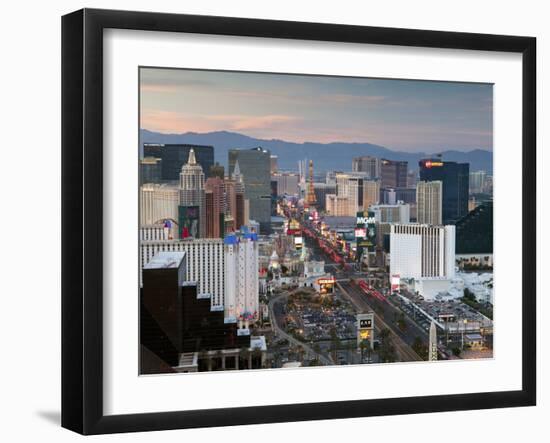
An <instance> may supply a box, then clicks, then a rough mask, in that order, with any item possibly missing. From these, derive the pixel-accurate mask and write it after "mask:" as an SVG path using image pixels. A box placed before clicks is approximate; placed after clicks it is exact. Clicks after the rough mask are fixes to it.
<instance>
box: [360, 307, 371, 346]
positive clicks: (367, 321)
mask: <svg viewBox="0 0 550 443" xmlns="http://www.w3.org/2000/svg"><path fill="white" fill-rule="evenodd" d="M365 340H368V341H369V343H370V348H371V349H372V347H373V341H374V313H372V312H371V313H369V314H357V349H359V348H360V347H361V342H363V341H365Z"/></svg>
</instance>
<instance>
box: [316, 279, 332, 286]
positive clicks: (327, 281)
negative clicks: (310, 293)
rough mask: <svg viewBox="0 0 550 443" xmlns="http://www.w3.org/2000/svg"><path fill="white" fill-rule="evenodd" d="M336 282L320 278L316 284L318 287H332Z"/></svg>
mask: <svg viewBox="0 0 550 443" xmlns="http://www.w3.org/2000/svg"><path fill="white" fill-rule="evenodd" d="M335 281H336V280H335V279H334V278H320V279H319V280H317V283H319V284H320V285H333V284H334V282H335Z"/></svg>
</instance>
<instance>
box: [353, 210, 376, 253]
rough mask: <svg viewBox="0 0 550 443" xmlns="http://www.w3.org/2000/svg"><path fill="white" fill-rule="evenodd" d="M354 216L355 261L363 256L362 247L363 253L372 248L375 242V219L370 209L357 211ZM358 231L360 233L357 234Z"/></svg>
mask: <svg viewBox="0 0 550 443" xmlns="http://www.w3.org/2000/svg"><path fill="white" fill-rule="evenodd" d="M356 216H357V217H356V222H357V227H356V228H355V237H356V238H357V239H358V241H357V255H356V258H357V261H360V260H361V257H362V256H363V249H366V251H365V253H368V252H372V251H373V250H374V245H375V244H376V221H375V219H374V213H373V212H372V211H363V212H357V214H356ZM358 233H359V234H361V235H360V236H358V235H357V234H358Z"/></svg>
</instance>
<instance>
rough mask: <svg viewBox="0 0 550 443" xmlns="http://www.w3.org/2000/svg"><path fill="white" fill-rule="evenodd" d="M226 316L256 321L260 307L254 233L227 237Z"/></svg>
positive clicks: (256, 246) (256, 248)
mask: <svg viewBox="0 0 550 443" xmlns="http://www.w3.org/2000/svg"><path fill="white" fill-rule="evenodd" d="M224 258H225V281H226V284H225V303H224V304H225V316H226V317H227V318H235V319H237V320H244V321H245V323H247V321H248V320H253V321H255V320H256V319H257V317H258V310H259V303H260V302H259V295H258V294H259V278H258V242H257V235H256V234H255V233H248V234H245V235H244V236H242V237H240V236H239V237H237V236H235V235H229V236H227V237H226V238H225V239H224Z"/></svg>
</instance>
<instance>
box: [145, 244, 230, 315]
mask: <svg viewBox="0 0 550 443" xmlns="http://www.w3.org/2000/svg"><path fill="white" fill-rule="evenodd" d="M162 251H167V252H185V253H186V254H187V266H186V269H185V279H186V280H187V281H194V282H197V290H198V295H206V294H208V295H210V298H211V303H212V306H213V307H220V306H224V297H225V280H224V278H225V275H224V274H225V270H224V250H223V240H222V239H194V240H153V241H142V242H140V286H141V283H142V272H141V270H142V269H143V266H144V265H146V264H147V263H149V261H150V260H151V259H152V258H153V257H154V256H155V255H156V254H158V253H159V252H162Z"/></svg>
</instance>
